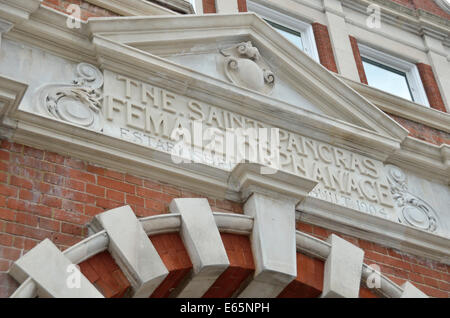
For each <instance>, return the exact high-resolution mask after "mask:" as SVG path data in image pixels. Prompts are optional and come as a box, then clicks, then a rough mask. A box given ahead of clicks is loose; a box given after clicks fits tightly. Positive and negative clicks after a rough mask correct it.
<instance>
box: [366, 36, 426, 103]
mask: <svg viewBox="0 0 450 318" xmlns="http://www.w3.org/2000/svg"><path fill="white" fill-rule="evenodd" d="M358 48H359V53H360V55H361V57H362V58H366V59H369V60H371V61H374V62H377V63H379V64H381V65H386V66H387V67H390V68H393V69H396V70H398V71H400V72H403V73H405V74H406V79H407V80H408V84H409V88H410V90H411V94H412V96H413V98H414V101H413V102H414V103H417V104H420V105H423V106H425V107H430V103H429V102H428V98H427V94H426V93H425V89H424V87H423V84H422V79H421V78H420V74H419V70H418V69H417V66H416V65H415V64H413V63H410V62H407V61H405V60H402V59H400V58H398V57H395V56H392V55H389V54H387V53H384V52H381V51H378V50H376V49H373V48H371V47H369V46H366V45H364V44H359V43H358ZM375 88H376V87H375Z"/></svg>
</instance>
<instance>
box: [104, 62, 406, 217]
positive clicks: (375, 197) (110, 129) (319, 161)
mask: <svg viewBox="0 0 450 318" xmlns="http://www.w3.org/2000/svg"><path fill="white" fill-rule="evenodd" d="M104 77H105V83H104V99H103V106H102V112H103V115H104V117H105V127H104V131H103V132H104V133H105V134H108V135H112V136H115V137H119V138H121V139H124V140H127V141H130V142H134V143H138V144H142V145H145V146H147V147H151V148H154V149H157V150H160V151H165V152H168V153H171V152H173V150H174V148H176V147H177V145H178V143H179V141H180V139H182V140H183V141H184V143H185V144H189V145H191V146H192V147H190V148H189V149H190V150H189V151H190V152H191V153H190V159H193V160H194V161H195V162H202V163H205V164H209V165H214V166H217V167H219V168H222V169H225V170H231V169H232V168H233V166H234V165H235V164H236V163H237V162H238V161H239V160H240V159H242V156H241V157H240V156H239V155H234V154H233V155H229V151H228V150H230V148H229V147H228V146H229V144H230V143H229V139H228V138H227V136H229V135H230V134H233V133H234V134H235V132H236V131H241V132H243V135H244V136H246V137H249V135H251V132H252V131H261V129H267V130H270V134H269V135H268V136H266V138H265V139H263V138H262V137H261V135H258V136H256V140H257V142H258V143H259V145H257V146H255V145H252V143H251V142H249V139H248V138H241V139H239V138H238V139H237V140H234V143H237V144H239V143H242V146H243V148H244V151H243V152H245V153H247V154H250V157H252V158H253V160H254V161H256V162H259V163H263V164H265V165H269V166H272V167H275V165H273V162H274V161H276V162H277V165H276V168H279V169H281V170H285V171H288V172H291V173H295V174H298V175H301V176H304V177H308V178H311V179H314V180H316V181H318V182H319V185H318V186H317V188H316V189H315V190H314V191H313V193H312V194H311V195H312V196H315V197H318V198H320V199H323V200H327V201H330V202H333V203H335V204H339V205H343V206H347V207H349V208H353V209H356V210H359V211H362V212H364V213H369V214H373V215H377V216H380V217H384V218H387V219H391V220H395V221H397V217H396V215H395V210H394V201H393V198H392V194H391V191H390V186H389V183H388V180H387V178H386V175H385V173H384V170H383V164H382V163H381V162H379V161H376V160H373V159H370V158H367V157H364V156H361V155H359V154H356V153H352V152H350V151H347V150H344V149H341V148H339V147H335V146H332V145H329V144H326V143H322V142H318V141H316V140H313V139H310V138H307V137H304V136H301V135H298V134H296V133H292V132H290V131H287V130H283V129H276V130H275V129H274V128H275V127H272V126H270V125H267V124H265V123H262V122H258V121H255V120H253V119H251V118H248V117H245V116H242V115H240V114H237V113H234V112H230V111H228V110H224V109H221V108H218V107H215V106H213V105H208V104H206V103H203V102H200V101H198V100H194V99H190V98H188V97H185V96H181V95H178V94H175V93H173V92H170V91H168V90H165V89H162V88H159V87H155V86H151V85H148V84H146V83H143V82H140V81H137V80H134V79H132V78H129V77H126V76H122V75H118V74H115V73H112V72H109V71H105V74H104ZM274 138H275V139H277V140H278V142H274ZM261 144H263V145H264V146H261ZM198 145H202V147H199V146H198ZM274 145H276V146H275V149H274ZM275 153H276V154H277V159H276V160H275V159H274V158H275ZM184 157H185V156H184ZM246 159H248V158H246Z"/></svg>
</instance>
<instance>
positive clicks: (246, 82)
mask: <svg viewBox="0 0 450 318" xmlns="http://www.w3.org/2000/svg"><path fill="white" fill-rule="evenodd" d="M88 26H89V28H90V32H92V35H93V36H94V42H95V39H96V38H97V39H98V40H99V42H97V43H100V41H107V42H108V45H112V43H115V44H116V45H120V46H121V49H122V50H123V49H124V48H125V47H128V48H130V49H131V50H133V52H136V53H137V52H140V53H142V54H145V53H147V54H148V56H154V57H158V58H160V59H161V60H165V61H166V62H168V64H167V66H168V67H169V65H172V63H173V64H176V65H178V66H180V67H182V68H183V69H189V70H191V71H192V72H194V73H199V74H202V75H206V76H208V77H210V78H211V80H210V81H209V82H210V83H212V84H217V85H219V86H222V87H223V82H226V83H228V84H232V85H234V86H235V87H237V88H239V89H241V90H242V91H240V93H241V94H245V95H246V101H248V100H249V99H250V98H251V96H249V94H248V93H247V91H249V90H250V91H253V92H255V93H257V94H258V98H260V99H264V100H265V101H266V102H267V103H272V104H273V101H274V100H276V101H277V102H281V103H283V104H285V105H289V106H293V108H294V109H302V110H306V111H307V112H312V113H315V114H318V115H320V116H326V117H328V118H330V119H333V120H336V119H337V120H340V121H343V122H346V123H348V124H351V125H354V126H357V127H360V128H363V129H365V130H369V131H372V132H374V133H376V134H379V135H382V136H384V137H388V138H392V139H396V140H398V141H401V140H403V139H404V138H406V136H407V134H408V133H407V131H406V130H405V129H404V128H402V127H401V126H400V125H399V124H398V123H396V122H395V121H393V120H392V119H391V118H390V117H389V116H387V115H386V114H385V113H383V112H382V111H381V110H379V109H378V108H377V107H376V106H375V105H373V104H372V103H370V102H369V101H367V100H366V99H365V98H363V97H362V96H360V95H359V94H358V93H357V92H356V91H354V90H353V89H352V88H350V87H349V86H348V85H346V84H345V83H344V82H343V81H342V80H341V79H339V78H338V77H336V76H335V75H334V74H332V73H331V72H329V71H328V70H326V69H325V68H324V67H322V66H321V65H320V64H319V63H317V62H316V61H315V60H313V59H311V58H310V57H309V56H308V55H307V54H305V53H304V52H302V51H301V50H299V49H298V48H297V47H296V46H294V45H293V44H291V43H290V42H289V41H288V40H286V39H285V38H284V37H283V36H281V35H280V34H278V32H276V31H275V30H274V29H273V28H272V27H270V26H269V25H268V24H267V23H266V22H265V21H264V20H262V19H261V18H259V17H258V16H257V15H255V14H241V15H239V16H226V15H219V16H186V17H176V18H171V17H149V18H141V17H135V18H114V19H107V20H105V19H91V20H90V21H89V23H88ZM105 44H106V43H105ZM246 46H247V47H248V50H247V52H250V51H254V52H256V53H255V56H257V57H254V56H252V53H250V55H248V53H247V52H244V53H239V48H240V47H241V48H244V49H245V47H246ZM230 58H232V59H230ZM233 67H236V68H233ZM194 73H191V74H194ZM253 74H255V77H253ZM212 79H215V80H217V82H215V81H214V80H212ZM205 80H208V79H206V78H205ZM268 80H269V81H268ZM202 88H204V87H202Z"/></svg>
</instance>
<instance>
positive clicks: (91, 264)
mask: <svg viewBox="0 0 450 318" xmlns="http://www.w3.org/2000/svg"><path fill="white" fill-rule="evenodd" d="M79 266H80V271H81V272H82V273H83V275H84V276H86V278H87V279H88V280H89V281H90V282H91V283H92V284H93V285H94V286H95V287H96V288H97V290H98V291H99V292H100V293H101V294H102V295H103V296H105V297H106V298H121V297H124V296H125V295H126V294H127V293H128V292H129V291H130V289H131V284H130V282H129V281H128V280H127V278H126V277H125V275H124V274H123V272H122V270H121V269H120V268H119V266H118V265H117V263H116V262H115V261H114V259H113V258H112V256H111V254H110V253H109V252H107V251H105V252H102V253H99V254H97V255H95V256H93V257H91V258H89V259H88V260H86V261H84V262H82V263H80V264H79Z"/></svg>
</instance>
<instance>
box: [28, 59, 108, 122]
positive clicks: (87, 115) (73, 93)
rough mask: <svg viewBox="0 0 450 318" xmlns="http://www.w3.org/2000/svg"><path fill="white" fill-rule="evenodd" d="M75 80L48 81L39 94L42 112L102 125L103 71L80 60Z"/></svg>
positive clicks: (70, 120) (70, 119)
mask: <svg viewBox="0 0 450 318" xmlns="http://www.w3.org/2000/svg"><path fill="white" fill-rule="evenodd" d="M75 75H76V77H75V79H74V80H73V82H72V84H48V85H45V86H43V87H42V88H41V89H39V90H38V92H37V93H36V95H35V99H34V103H35V105H36V107H37V109H38V111H39V112H42V113H45V114H46V115H47V116H50V117H54V118H56V119H59V120H63V121H66V122H69V123H72V124H75V125H78V126H82V127H85V128H90V129H94V130H101V129H102V122H103V117H102V114H101V102H100V101H101V99H102V91H101V88H102V86H103V74H102V72H101V71H100V70H99V69H98V68H96V67H95V66H93V65H91V64H87V63H80V64H78V65H77V67H76V70H75Z"/></svg>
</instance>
